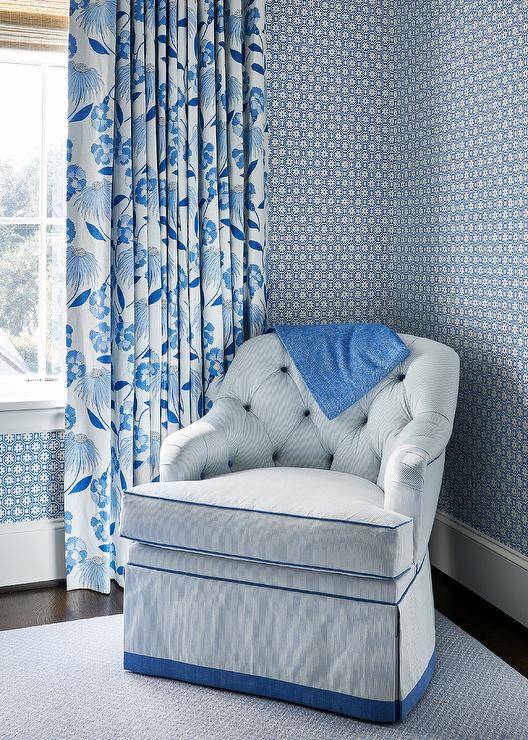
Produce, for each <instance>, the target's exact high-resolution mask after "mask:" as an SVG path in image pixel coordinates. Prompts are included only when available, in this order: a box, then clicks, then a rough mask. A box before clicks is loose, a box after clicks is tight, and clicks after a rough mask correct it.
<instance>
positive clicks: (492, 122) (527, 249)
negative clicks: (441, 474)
mask: <svg viewBox="0 0 528 740" xmlns="http://www.w3.org/2000/svg"><path fill="white" fill-rule="evenodd" d="M396 8H397V10H396V18H395V26H396V29H397V32H398V33H397V35H396V45H395V80H396V87H395V101H396V109H395V124H396V128H395V140H396V142H397V147H398V149H397V156H396V160H395V162H396V183H395V185H396V186H395V193H396V195H397V199H396V202H395V206H396V210H395V214H396V221H395V234H394V252H395V254H396V255H398V258H399V263H400V265H401V268H402V269H399V270H397V271H396V272H395V275H396V280H395V286H394V288H395V290H394V311H395V315H396V316H397V323H398V326H399V327H401V328H402V329H403V330H404V331H410V332H413V333H416V334H422V335H425V336H430V337H432V338H434V339H438V340H440V341H444V342H446V343H447V344H450V345H451V346H452V347H453V348H454V349H456V350H457V352H458V353H459V354H460V358H461V369H462V373H461V385H460V397H459V398H460V400H459V405H458V413H457V421H456V427H455V431H454V435H453V439H452V442H451V444H450V447H449V452H448V456H447V462H446V473H445V484H444V489H443V493H442V498H441V501H440V506H441V508H442V509H443V510H444V511H446V512H448V513H449V514H451V515H453V516H455V517H456V518H457V519H460V520H462V521H463V522H465V523H467V524H469V525H470V526H473V527H476V528H477V529H479V530H481V531H482V532H484V533H485V534H487V535H489V536H491V537H493V538H495V539H497V540H499V541H501V542H503V543H504V544H506V545H508V546H510V547H512V548H514V549H516V550H518V551H520V552H522V553H523V554H525V555H528V46H527V37H526V29H527V27H528V26H527V23H528V12H527V11H528V6H527V4H526V2H520V1H518V0H507V1H503V2H500V3H499V2H497V1H496V0H472V1H471V2H469V1H468V0H465V2H459V3H454V2H452V1H451V0H430V1H429V2H416V0H406V1H405V2H399V3H396ZM403 267H405V269H404V270H403Z"/></svg>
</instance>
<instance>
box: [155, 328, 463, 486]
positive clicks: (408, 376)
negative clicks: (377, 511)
mask: <svg viewBox="0 0 528 740" xmlns="http://www.w3.org/2000/svg"><path fill="white" fill-rule="evenodd" d="M400 336H401V338H402V340H403V341H404V342H405V344H406V345H407V346H408V347H409V349H410V355H409V357H408V358H407V359H406V360H405V361H404V362H403V363H402V364H401V365H399V366H398V368H396V370H394V371H393V372H392V373H391V374H390V375H389V376H388V377H387V378H385V379H384V380H383V381H381V382H380V383H378V385H377V386H376V387H375V388H373V389H372V390H371V391H370V392H369V393H368V394H367V395H366V396H364V397H363V398H362V399H361V400H360V401H358V402H357V403H356V404H355V405H354V406H351V407H350V408H349V409H348V410H347V411H345V412H344V413H343V414H341V415H340V416H338V417H337V418H336V419H333V420H329V419H327V418H326V417H325V415H324V414H323V413H322V411H321V410H320V409H319V407H318V406H317V404H316V403H315V401H314V400H313V398H312V396H311V394H310V392H309V391H308V389H307V387H306V385H305V383H304V381H303V380H302V378H301V376H300V375H299V373H298V372H297V369H296V367H295V366H294V364H293V362H292V361H291V359H290V357H289V355H288V353H287V352H286V350H285V349H284V347H283V345H282V343H281V341H280V339H279V338H278V336H277V335H276V334H275V333H271V334H264V335H262V336H258V337H254V338H253V339H250V340H248V341H247V342H245V343H244V344H243V345H242V347H241V348H240V349H239V350H238V352H237V354H236V356H235V358H234V360H233V362H232V364H231V366H230V368H229V370H228V372H227V374H226V377H225V379H224V381H223V383H222V385H221V388H220V392H219V395H218V397H217V400H216V401H215V404H214V407H213V409H212V410H211V411H210V412H209V414H207V415H206V417H205V418H204V419H203V420H202V422H198V423H197V425H193V426H192V427H189V428H188V429H189V430H191V429H193V427H195V426H196V431H197V433H199V434H201V435H203V429H202V425H205V426H206V427H208V428H209V427H210V428H211V429H212V430H213V431H215V430H218V431H221V432H222V434H221V435H216V436H215V435H213V434H209V436H207V435H206V436H205V437H204V439H205V444H207V446H208V448H209V449H208V455H207V464H206V466H205V468H204V469H202V470H200V471H196V473H197V474H198V477H202V478H205V477H210V476H213V475H219V474H222V473H227V472H229V471H230V470H231V471H237V470H244V469H247V468H255V467H271V466H274V465H275V466H279V465H281V466H289V467H311V468H321V469H330V470H336V471H340V472H344V473H351V474H353V475H357V476H360V477H362V478H367V479H368V480H370V481H373V482H377V483H378V485H380V486H381V487H382V488H383V481H384V473H385V465H386V462H387V459H388V457H389V453H390V451H391V449H392V446H393V444H394V442H395V440H396V439H398V440H401V438H402V435H401V432H402V431H403V430H404V429H405V428H406V427H407V426H408V425H409V424H410V422H411V421H412V420H418V422H419V427H420V428H421V429H422V431H423V432H424V433H427V434H428V433H429V431H428V430H430V429H431V428H433V429H434V431H435V433H436V434H437V437H438V450H437V454H438V455H440V454H441V453H442V452H443V448H444V447H445V444H446V443H447V440H448V439H449V435H450V433H451V428H452V424H453V419H454V415H455V408H456V399H457V392H458V356H457V355H456V353H455V352H454V351H453V350H451V349H450V348H449V347H446V346H445V345H443V344H439V343H437V342H433V341H431V340H429V339H421V338H418V337H413V336H409V335H405V334H403V335H400ZM328 382H329V383H332V378H329V379H328ZM336 382H338V381H337V380H336ZM439 430H440V432H441V433H440V434H438V431H439ZM420 433H421V432H420ZM190 434H192V435H193V436H194V432H190ZM189 449H190V450H191V449H193V448H192V447H191V448H189ZM182 452H183V453H184V452H185V451H184V450H182ZM162 453H163V451H162ZM189 454H190V453H189ZM163 462H164V460H163V454H162V479H166V480H173V479H175V475H176V474H177V471H169V472H168V471H165V474H164V470H163V467H164V466H163Z"/></svg>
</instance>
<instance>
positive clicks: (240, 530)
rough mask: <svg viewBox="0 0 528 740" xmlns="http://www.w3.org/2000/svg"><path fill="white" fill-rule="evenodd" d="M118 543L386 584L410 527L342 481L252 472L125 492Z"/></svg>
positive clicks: (364, 484)
mask: <svg viewBox="0 0 528 740" xmlns="http://www.w3.org/2000/svg"><path fill="white" fill-rule="evenodd" d="M121 535H122V536H123V537H125V538H127V539H131V540H135V541H137V542H142V543H146V544H151V545H156V546H158V547H167V548H174V549H178V550H187V551H190V552H201V553H205V554H209V555H213V556H215V555H216V556H223V557H233V558H242V559H245V560H254V561H262V562H266V563H272V564H275V565H283V566H291V567H297V568H310V569H314V570H321V571H336V572H343V573H351V574H357V575H365V576H370V577H372V576H374V577H379V578H394V577H397V576H399V575H401V574H402V573H404V572H405V571H406V570H408V569H409V568H410V567H411V566H412V556H413V523H412V520H411V519H409V518H408V517H406V516H402V515H401V514H397V513H395V512H392V511H387V510H385V509H384V508H383V491H382V490H381V489H380V488H378V487H377V486H376V485H375V484H374V483H371V482H370V481H368V480H365V479H363V478H359V477H357V476H354V475H349V474H348V473H338V472H334V471H330V470H316V469H312V468H281V467H277V468H257V469H253V470H244V471H241V472H237V473H230V474H227V475H221V476H217V477H214V478H208V479H206V480H200V481H174V482H168V483H149V484H145V485H141V486H136V487H135V488H133V489H132V490H130V491H127V492H126V493H125V495H124V500H123V511H122V517H121Z"/></svg>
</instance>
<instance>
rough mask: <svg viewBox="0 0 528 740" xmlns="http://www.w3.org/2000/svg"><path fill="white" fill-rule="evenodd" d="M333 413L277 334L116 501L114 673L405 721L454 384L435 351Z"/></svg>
mask: <svg viewBox="0 0 528 740" xmlns="http://www.w3.org/2000/svg"><path fill="white" fill-rule="evenodd" d="M402 339H403V341H404V342H405V343H406V344H407V345H408V347H409V349H410V355H409V357H408V358H407V359H406V360H405V361H404V362H403V363H402V364H401V365H400V366H399V367H398V368H397V369H396V370H395V371H394V372H393V373H391V375H390V376H389V377H387V378H385V379H384V380H383V381H381V382H380V383H379V384H378V385H377V386H376V387H375V388H374V389H373V390H372V391H370V392H369V393H368V395H366V396H364V397H363V398H362V399H361V400H360V401H359V402H358V403H356V404H355V405H354V406H352V407H351V408H349V409H348V410H347V411H346V412H344V413H343V414H341V415H340V416H339V417H337V418H336V419H334V420H333V421H329V420H328V419H327V418H326V417H325V416H324V415H323V414H322V413H321V411H320V410H319V408H318V407H317V405H316V404H315V402H314V401H313V399H312V397H311V395H310V393H309V392H308V390H307V389H306V386H305V384H304V382H303V381H302V379H301V377H300V376H299V374H298V372H297V370H296V368H295V366H294V365H293V364H292V362H291V361H290V359H289V357H288V355H287V353H286V351H285V350H284V348H283V346H282V344H281V342H280V341H279V339H278V337H277V336H276V335H275V334H267V335H264V336H260V337H256V338H254V339H251V340H249V341H248V342H246V343H245V344H244V345H243V346H242V347H241V349H240V350H239V352H238V354H237V355H236V357H235V359H234V361H233V363H232V365H231V367H230V369H229V371H228V373H227V375H226V377H225V380H224V382H223V384H222V387H221V392H220V395H219V398H218V399H217V401H216V402H215V404H214V408H213V409H212V410H211V411H210V412H209V413H208V414H207V415H206V416H205V417H204V418H203V419H202V420H200V421H197V422H195V423H194V424H191V425H190V426H189V427H187V428H186V429H183V430H181V431H179V432H177V433H175V434H172V435H170V436H169V437H168V438H167V439H166V440H165V442H164V444H163V446H162V451H161V482H160V483H152V484H148V485H142V486H139V487H137V488H135V489H133V490H131V491H129V492H128V493H126V494H125V496H124V502H123V513H122V530H121V531H122V536H123V537H126V538H128V539H130V540H132V541H133V544H132V545H131V547H130V555H129V563H128V566H127V571H126V588H125V668H127V669H129V670H132V671H137V672H140V673H146V674H153V675H159V676H170V677H173V678H177V679H180V680H184V681H191V682H195V683H200V684H206V685H209V686H218V687H222V688H228V689H232V690H236V691H243V692H248V693H252V694H258V695H263V696H268V697H274V698H278V699H285V700H289V701H293V702H298V703H300V704H305V705H308V706H313V707H318V708H323V709H328V710H332V711H336V712H340V713H343V714H348V715H352V716H355V717H359V718H363V719H370V720H378V721H385V722H391V721H396V720H399V719H401V718H403V717H405V716H406V714H407V713H408V712H409V710H410V709H411V708H412V707H413V705H414V704H415V703H416V702H417V701H418V699H419V698H420V696H421V695H422V694H423V692H424V691H425V689H426V687H427V685H428V683H429V680H430V678H431V675H432V671H433V667H434V655H435V653H434V645H435V631H434V609H433V598H432V592H431V576H430V565H429V559H428V554H427V543H428V540H429V536H430V532H431V527H432V524H433V519H434V515H435V510H436V505H437V500H438V494H439V490H440V484H441V480H442V473H443V466H444V451H445V447H446V444H447V442H448V440H449V436H450V434H451V429H452V424H453V419H454V414H455V407H456V399H457V392H458V375H459V361H458V357H457V355H456V354H455V352H453V351H452V350H451V349H449V348H448V347H446V346H444V345H442V344H438V343H436V342H433V341H430V340H427V339H420V338H417V337H412V336H406V335H402Z"/></svg>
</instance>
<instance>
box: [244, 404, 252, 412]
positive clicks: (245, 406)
mask: <svg viewBox="0 0 528 740" xmlns="http://www.w3.org/2000/svg"><path fill="white" fill-rule="evenodd" d="M244 408H245V410H246V411H249V410H250V408H251V406H250V405H249V403H245V404H244Z"/></svg>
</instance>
